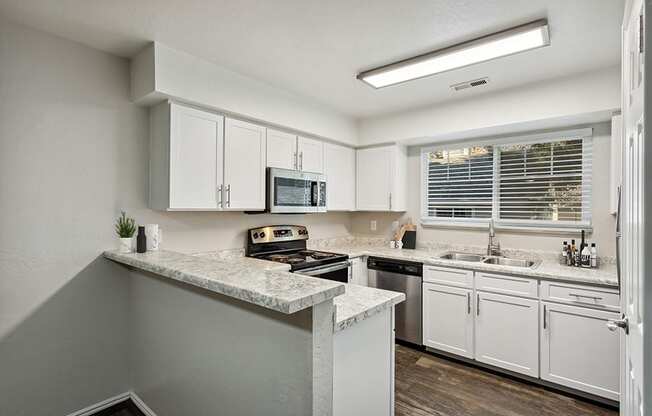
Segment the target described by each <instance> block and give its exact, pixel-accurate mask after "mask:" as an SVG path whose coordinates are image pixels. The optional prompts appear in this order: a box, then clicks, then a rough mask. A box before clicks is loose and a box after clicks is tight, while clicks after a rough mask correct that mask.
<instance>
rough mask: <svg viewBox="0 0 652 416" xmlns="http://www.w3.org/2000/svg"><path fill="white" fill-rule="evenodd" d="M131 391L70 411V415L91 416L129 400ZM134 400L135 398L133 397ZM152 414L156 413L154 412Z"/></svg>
mask: <svg viewBox="0 0 652 416" xmlns="http://www.w3.org/2000/svg"><path fill="white" fill-rule="evenodd" d="M131 394H132V393H131V392H129V391H128V392H125V393H121V394H118V395H117V396H113V397H111V398H108V399H106V400H102V401H101V402H99V403H95V404H92V405H90V406H88V407H85V408H83V409H81V410H77V411H76V412H73V413H70V414H69V415H68V416H91V415H94V414H95V413H97V412H100V411H102V410H104V409H107V408H109V407H111V406H115V405H116V404H118V403H122V402H124V401H125V400H129V399H130V398H131ZM132 400H133V399H132ZM152 415H154V414H153V413H152Z"/></svg>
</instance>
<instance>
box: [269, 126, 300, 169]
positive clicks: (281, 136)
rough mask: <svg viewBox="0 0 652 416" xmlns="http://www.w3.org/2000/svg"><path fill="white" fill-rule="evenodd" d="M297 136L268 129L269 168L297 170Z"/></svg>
mask: <svg viewBox="0 0 652 416" xmlns="http://www.w3.org/2000/svg"><path fill="white" fill-rule="evenodd" d="M297 156H298V155H297V136H295V135H294V134H290V133H286V132H283V131H278V130H273V129H267V167H270V168H281V169H292V170H295V169H297Z"/></svg>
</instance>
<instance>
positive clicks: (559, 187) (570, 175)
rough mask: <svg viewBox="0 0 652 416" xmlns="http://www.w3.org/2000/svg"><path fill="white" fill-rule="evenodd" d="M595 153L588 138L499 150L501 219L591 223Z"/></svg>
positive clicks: (512, 146)
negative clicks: (592, 162) (592, 174)
mask: <svg viewBox="0 0 652 416" xmlns="http://www.w3.org/2000/svg"><path fill="white" fill-rule="evenodd" d="M592 153H593V152H592V142H591V140H590V139H588V138H587V139H582V138H565V139H560V140H555V141H546V142H539V143H531V144H511V145H504V146H500V158H499V160H500V163H499V169H498V170H499V172H500V173H499V175H500V177H499V183H500V187H499V192H498V195H499V198H498V199H499V200H498V201H497V202H498V207H499V210H498V218H499V219H501V220H515V221H517V222H518V221H554V222H565V223H568V222H571V223H581V222H587V221H590V219H591V168H592V166H591V160H592V157H591V156H592Z"/></svg>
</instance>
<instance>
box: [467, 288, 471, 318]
mask: <svg viewBox="0 0 652 416" xmlns="http://www.w3.org/2000/svg"><path fill="white" fill-rule="evenodd" d="M466 313H467V314H469V315H471V292H466Z"/></svg>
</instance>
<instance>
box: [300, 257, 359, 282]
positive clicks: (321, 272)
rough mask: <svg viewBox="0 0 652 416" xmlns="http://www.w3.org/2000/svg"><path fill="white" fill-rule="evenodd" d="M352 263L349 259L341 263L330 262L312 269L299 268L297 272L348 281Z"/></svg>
mask: <svg viewBox="0 0 652 416" xmlns="http://www.w3.org/2000/svg"><path fill="white" fill-rule="evenodd" d="M350 265H351V262H350V261H348V260H347V261H343V262H340V263H334V264H328V265H325V266H319V267H314V268H311V269H303V270H297V272H296V273H297V274H303V275H305V276H313V277H319V278H320V279H327V280H333V281H336V282H342V283H348V282H349V266H350Z"/></svg>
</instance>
